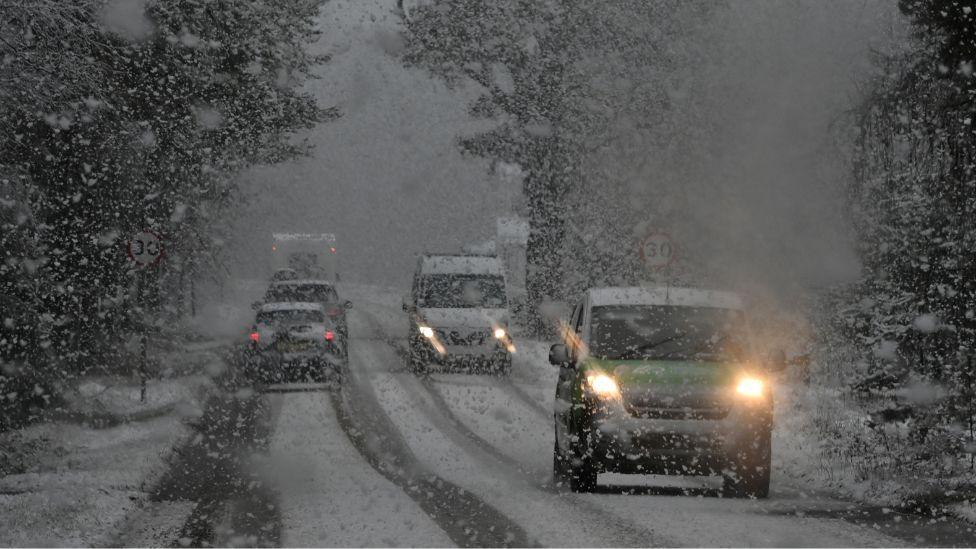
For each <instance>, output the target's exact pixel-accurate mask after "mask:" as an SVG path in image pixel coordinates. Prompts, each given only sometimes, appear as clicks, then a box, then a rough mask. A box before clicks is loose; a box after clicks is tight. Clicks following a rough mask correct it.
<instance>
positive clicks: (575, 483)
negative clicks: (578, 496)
mask: <svg viewBox="0 0 976 549" xmlns="http://www.w3.org/2000/svg"><path fill="white" fill-rule="evenodd" d="M576 439H577V440H578V441H579V442H578V443H577V444H576V445H575V446H576V448H575V449H574V451H573V454H574V455H573V456H570V460H569V462H568V463H567V465H568V472H569V489H570V490H572V491H573V492H577V493H587V492H592V491H594V490H596V477H597V469H596V464H594V463H593V459H592V458H591V457H590V452H589V444H588V443H587V441H588V440H589V435H588V434H586V433H577V436H576ZM574 458H575V459H574Z"/></svg>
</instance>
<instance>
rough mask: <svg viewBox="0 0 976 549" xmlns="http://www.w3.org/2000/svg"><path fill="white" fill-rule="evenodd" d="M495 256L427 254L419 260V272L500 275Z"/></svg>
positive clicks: (500, 269) (499, 265)
mask: <svg viewBox="0 0 976 549" xmlns="http://www.w3.org/2000/svg"><path fill="white" fill-rule="evenodd" d="M502 272H503V271H502V264H501V262H500V261H499V260H498V258H497V257H494V256H486V255H428V256H424V257H423V258H422V259H421V262H420V273H421V274H487V275H499V276H501V275H502Z"/></svg>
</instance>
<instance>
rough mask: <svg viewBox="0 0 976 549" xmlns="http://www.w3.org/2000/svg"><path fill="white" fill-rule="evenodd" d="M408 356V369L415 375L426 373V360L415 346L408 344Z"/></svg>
mask: <svg viewBox="0 0 976 549" xmlns="http://www.w3.org/2000/svg"><path fill="white" fill-rule="evenodd" d="M409 354H410V356H409V357H408V360H409V361H410V371H412V372H413V373H415V374H417V375H421V374H425V373H427V360H426V358H425V357H424V355H423V353H421V352H420V351H419V350H418V349H417V348H416V347H414V346H413V345H410V353H409Z"/></svg>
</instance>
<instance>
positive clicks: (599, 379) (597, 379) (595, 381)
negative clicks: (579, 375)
mask: <svg viewBox="0 0 976 549" xmlns="http://www.w3.org/2000/svg"><path fill="white" fill-rule="evenodd" d="M586 387H587V388H588V389H589V390H590V392H591V393H593V394H595V395H596V396H598V397H600V398H618V397H620V387H619V386H618V385H617V382H616V381H614V379H613V378H612V377H610V376H608V375H607V374H590V375H588V376H586Z"/></svg>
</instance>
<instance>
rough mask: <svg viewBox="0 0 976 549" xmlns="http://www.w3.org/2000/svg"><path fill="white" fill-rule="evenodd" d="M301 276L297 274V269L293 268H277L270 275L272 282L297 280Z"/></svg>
mask: <svg viewBox="0 0 976 549" xmlns="http://www.w3.org/2000/svg"><path fill="white" fill-rule="evenodd" d="M299 278H301V277H300V276H298V271H296V270H295V269H278V270H276V271H275V272H274V273H272V275H271V281H272V282H280V281H282V280H298V279H299Z"/></svg>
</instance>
